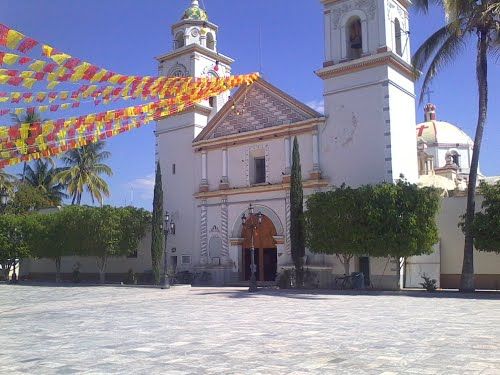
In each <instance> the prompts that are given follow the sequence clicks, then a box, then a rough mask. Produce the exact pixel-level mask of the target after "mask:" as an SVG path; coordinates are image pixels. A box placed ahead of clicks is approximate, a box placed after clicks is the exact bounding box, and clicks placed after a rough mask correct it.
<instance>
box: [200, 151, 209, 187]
mask: <svg viewBox="0 0 500 375" xmlns="http://www.w3.org/2000/svg"><path fill="white" fill-rule="evenodd" d="M207 191H208V178H207V152H206V151H202V152H201V183H200V192H207Z"/></svg>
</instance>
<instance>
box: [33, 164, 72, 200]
mask: <svg viewBox="0 0 500 375" xmlns="http://www.w3.org/2000/svg"><path fill="white" fill-rule="evenodd" d="M60 171H61V168H56V167H55V166H54V162H53V161H52V160H51V159H45V160H42V159H38V160H36V161H35V162H34V163H33V165H30V164H28V165H27V166H26V168H25V172H24V173H25V180H24V182H25V183H26V184H28V185H31V186H33V187H35V188H37V189H38V190H40V191H41V192H42V193H43V194H45V196H46V197H47V199H48V200H49V201H50V202H51V203H52V205H53V206H58V205H60V204H61V201H62V199H63V198H66V197H67V195H66V194H65V193H64V190H65V186H64V185H63V184H61V183H60V182H57V181H56V180H55V178H54V177H55V175H56V174H57V173H59V172H60Z"/></svg>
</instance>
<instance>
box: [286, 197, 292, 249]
mask: <svg viewBox="0 0 500 375" xmlns="http://www.w3.org/2000/svg"><path fill="white" fill-rule="evenodd" d="M285 194H286V195H285V251H286V254H288V255H291V254H292V248H291V244H290V215H291V214H290V190H285Z"/></svg>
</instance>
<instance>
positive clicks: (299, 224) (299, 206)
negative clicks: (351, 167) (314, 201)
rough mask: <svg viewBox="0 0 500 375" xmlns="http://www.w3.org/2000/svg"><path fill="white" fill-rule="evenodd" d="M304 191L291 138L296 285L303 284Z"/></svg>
mask: <svg viewBox="0 0 500 375" xmlns="http://www.w3.org/2000/svg"><path fill="white" fill-rule="evenodd" d="M303 213H304V191H303V190H302V169H301V167H300V153H299V143H298V141H297V137H295V138H294V140H293V152H292V171H291V175H290V242H291V249H292V259H293V263H294V265H295V275H296V278H295V279H296V281H297V287H299V288H300V287H302V286H303V280H304V264H303V262H304V255H305V252H306V249H305V240H304V222H303Z"/></svg>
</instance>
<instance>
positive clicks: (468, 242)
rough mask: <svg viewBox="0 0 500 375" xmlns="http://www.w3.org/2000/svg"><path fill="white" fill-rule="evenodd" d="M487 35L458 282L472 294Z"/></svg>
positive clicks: (480, 56)
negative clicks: (461, 263) (474, 223)
mask: <svg viewBox="0 0 500 375" xmlns="http://www.w3.org/2000/svg"><path fill="white" fill-rule="evenodd" d="M487 52H488V33H487V31H486V30H482V31H481V32H480V34H479V40H478V51H477V63H476V71H477V83H478V89H479V114H478V119H477V127H476V136H475V139H474V148H473V149H472V161H471V166H470V173H469V186H468V191H467V212H466V214H465V244H464V261H463V266H462V277H461V280H460V291H461V292H474V290H475V287H474V234H473V232H472V224H473V222H474V215H475V213H476V184H477V169H478V165H479V152H480V150H481V142H482V140H483V131H484V124H485V123H486V115H487V110H488V57H487Z"/></svg>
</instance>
